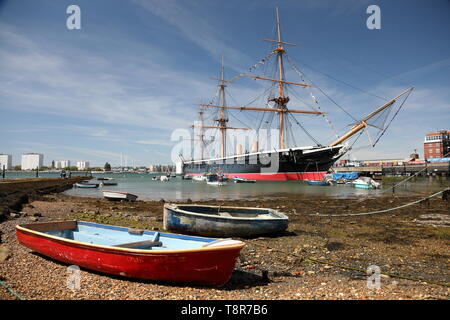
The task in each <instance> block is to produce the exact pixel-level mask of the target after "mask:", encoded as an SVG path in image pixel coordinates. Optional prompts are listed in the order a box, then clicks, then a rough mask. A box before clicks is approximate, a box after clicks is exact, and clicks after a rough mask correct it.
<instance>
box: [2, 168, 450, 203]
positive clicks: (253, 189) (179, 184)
mask: <svg viewBox="0 0 450 320" xmlns="http://www.w3.org/2000/svg"><path fill="white" fill-rule="evenodd" d="M77 175H85V173H77V172H74V173H73V174H72V176H77ZM154 176H155V174H134V173H115V174H113V173H108V174H95V173H94V174H93V177H94V180H95V178H97V177H111V178H113V179H114V181H115V182H117V185H116V186H104V187H103V188H101V187H99V188H97V189H81V188H72V189H69V190H67V191H66V192H65V194H67V195H76V196H86V197H103V194H102V189H105V190H116V191H123V192H130V193H133V194H136V195H137V196H138V197H139V198H138V200H160V199H164V200H187V199H191V200H193V201H200V200H211V199H217V200H233V199H236V200H237V199H255V200H256V199H264V198H265V197H270V196H271V195H274V194H298V195H302V196H305V195H306V196H307V195H311V196H321V195H323V196H328V197H334V198H342V199H345V198H355V197H364V196H368V195H370V196H382V195H389V194H392V190H391V187H392V186H393V185H394V184H396V183H398V182H400V181H401V180H402V178H398V179H385V180H384V182H383V183H382V188H381V189H376V190H364V189H356V188H354V187H352V186H351V185H349V184H345V185H333V186H310V185H308V184H307V183H306V182H303V181H277V182H273V181H258V182H256V183H234V182H232V181H229V182H228V185H226V186H221V187H217V186H211V185H208V184H206V183H205V182H196V181H192V180H183V179H181V177H180V176H177V177H176V178H170V180H169V181H167V182H163V181H159V180H152V177H154ZM33 177H36V173H33V172H7V173H6V176H5V178H6V179H8V178H33ZM39 177H41V178H57V177H59V173H57V172H40V173H39ZM403 178H405V177H403ZM94 180H93V182H94ZM96 183H99V181H96ZM448 185H449V180H448V178H442V179H437V178H435V177H430V178H417V179H413V180H412V181H410V182H407V183H405V184H402V185H401V186H398V187H396V188H395V194H397V195H420V194H423V195H425V194H429V193H432V192H436V191H439V190H442V189H443V188H445V187H446V186H448Z"/></svg>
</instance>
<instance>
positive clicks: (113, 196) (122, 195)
mask: <svg viewBox="0 0 450 320" xmlns="http://www.w3.org/2000/svg"><path fill="white" fill-rule="evenodd" d="M103 197H104V198H105V199H107V200H111V201H114V200H116V201H136V199H137V197H138V196H137V195H135V194H132V193H129V192H121V191H113V190H103Z"/></svg>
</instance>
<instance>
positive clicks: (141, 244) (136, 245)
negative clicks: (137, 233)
mask: <svg viewBox="0 0 450 320" xmlns="http://www.w3.org/2000/svg"><path fill="white" fill-rule="evenodd" d="M161 246H162V242H161V241H152V240H146V241H138V242H129V243H123V244H116V245H115V246H114V247H120V248H130V249H131V248H132V249H147V248H151V247H161Z"/></svg>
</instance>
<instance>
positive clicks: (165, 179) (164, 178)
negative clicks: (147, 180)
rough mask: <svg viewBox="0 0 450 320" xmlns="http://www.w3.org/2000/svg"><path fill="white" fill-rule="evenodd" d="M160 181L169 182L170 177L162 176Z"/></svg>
mask: <svg viewBox="0 0 450 320" xmlns="http://www.w3.org/2000/svg"><path fill="white" fill-rule="evenodd" d="M159 180H161V181H169V177H168V176H161V177H159Z"/></svg>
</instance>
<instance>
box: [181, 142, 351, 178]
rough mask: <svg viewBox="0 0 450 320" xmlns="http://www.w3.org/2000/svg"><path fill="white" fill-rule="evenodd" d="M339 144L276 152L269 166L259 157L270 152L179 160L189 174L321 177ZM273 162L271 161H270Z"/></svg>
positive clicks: (229, 176)
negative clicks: (213, 173) (274, 163)
mask: <svg viewBox="0 0 450 320" xmlns="http://www.w3.org/2000/svg"><path fill="white" fill-rule="evenodd" d="M342 148H343V146H336V147H326V148H316V149H311V150H300V149H297V150H287V151H283V152H281V151H280V152H277V154H276V155H277V157H274V158H275V159H278V160H277V163H278V164H277V165H274V166H272V167H273V168H272V167H271V164H270V163H269V164H265V163H267V160H266V159H267V158H264V157H263V156H265V155H269V156H273V154H270V153H269V154H268V153H263V152H258V153H254V154H246V155H241V156H233V157H227V158H221V159H210V160H203V161H190V162H184V163H183V172H184V173H185V174H187V175H189V176H196V175H200V174H204V173H205V172H221V173H223V175H224V176H226V177H228V178H229V179H232V178H234V177H242V178H246V179H251V180H276V181H285V180H322V179H323V177H324V176H325V174H326V173H327V170H328V169H329V168H330V167H331V166H332V165H333V164H334V163H335V162H336V161H337V160H338V159H339V158H340V157H341V156H342V155H343V153H341V152H340V150H341V149H342ZM274 161H275V160H274Z"/></svg>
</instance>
